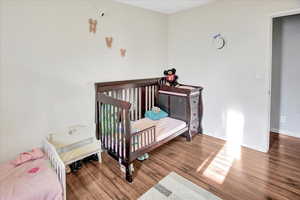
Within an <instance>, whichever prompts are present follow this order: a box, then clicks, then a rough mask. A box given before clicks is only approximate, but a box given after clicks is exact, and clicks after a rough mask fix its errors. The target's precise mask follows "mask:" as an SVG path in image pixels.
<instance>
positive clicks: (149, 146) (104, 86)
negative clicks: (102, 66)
mask: <svg viewBox="0 0 300 200" xmlns="http://www.w3.org/2000/svg"><path fill="white" fill-rule="evenodd" d="M162 84H163V82H162V78H152V79H139V80H128V81H116V82H102V83H95V90H96V100H95V102H96V105H95V106H96V113H95V115H96V117H95V118H96V120H95V123H96V137H97V139H98V140H101V143H102V148H103V150H104V151H106V152H107V153H108V154H109V155H110V156H112V157H113V158H114V159H116V160H117V161H118V162H119V163H120V164H122V165H124V166H125V169H126V170H125V175H126V180H127V181H128V182H132V181H133V172H132V170H131V164H132V163H133V161H134V160H135V159H137V158H138V157H139V156H141V155H143V154H145V153H147V152H150V151H152V150H154V149H155V148H157V147H159V146H161V145H163V144H165V143H166V142H168V141H170V140H172V139H173V138H175V137H177V136H179V135H187V134H188V133H189V126H188V124H185V123H184V125H182V124H181V126H179V128H178V129H177V130H176V131H175V132H173V133H172V134H169V135H167V136H165V137H160V139H158V133H157V127H156V125H153V126H151V125H149V126H148V127H147V128H145V129H141V130H138V131H133V130H132V129H133V128H132V126H133V124H134V123H135V122H140V121H142V120H144V119H143V117H144V114H145V112H146V111H147V110H151V109H152V107H153V106H157V102H158V91H159V89H160V86H161V85H162ZM170 117H171V118H170V119H168V120H172V122H173V121H174V122H175V123H177V121H179V120H177V121H176V117H174V116H170ZM172 117H174V118H175V119H173V118H172ZM172 122H171V123H172ZM166 123H169V122H166ZM179 123H180V122H179ZM181 123H182V122H181ZM189 139H190V138H189Z"/></svg>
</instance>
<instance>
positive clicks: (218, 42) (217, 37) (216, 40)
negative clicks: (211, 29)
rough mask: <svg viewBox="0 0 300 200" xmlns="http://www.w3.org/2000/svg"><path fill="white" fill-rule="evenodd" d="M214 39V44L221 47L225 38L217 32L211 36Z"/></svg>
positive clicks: (223, 45) (218, 47)
mask: <svg viewBox="0 0 300 200" xmlns="http://www.w3.org/2000/svg"><path fill="white" fill-rule="evenodd" d="M213 39H214V46H215V47H216V48H217V49H223V48H224V47H225V44H226V42H225V39H224V38H223V37H222V36H221V34H217V35H215V36H214V37H213Z"/></svg>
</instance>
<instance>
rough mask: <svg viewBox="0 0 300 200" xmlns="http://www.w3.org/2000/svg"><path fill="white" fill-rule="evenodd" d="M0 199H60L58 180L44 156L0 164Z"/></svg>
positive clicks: (60, 190) (60, 191)
mask: <svg viewBox="0 0 300 200" xmlns="http://www.w3.org/2000/svg"><path fill="white" fill-rule="evenodd" d="M0 200H62V188H61V185H60V183H59V180H58V178H57V176H56V174H55V172H54V171H53V169H51V168H50V166H49V164H48V161H47V160H45V159H44V158H40V159H37V160H29V161H27V162H25V163H23V164H20V165H18V166H15V165H14V164H12V163H6V164H2V165H0Z"/></svg>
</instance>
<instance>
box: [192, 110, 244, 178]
mask: <svg viewBox="0 0 300 200" xmlns="http://www.w3.org/2000/svg"><path fill="white" fill-rule="evenodd" d="M243 134H244V116H243V114H242V113H241V112H238V111H235V110H229V111H228V112H227V117H226V135H227V142H226V144H225V145H224V147H223V148H222V149H221V150H220V151H219V152H218V154H217V155H216V156H215V157H214V159H213V160H212V161H211V163H210V164H209V165H208V167H207V168H206V169H205V171H204V172H203V175H204V176H205V177H207V178H209V179H211V180H213V181H215V182H216V183H218V184H223V182H224V181H225V178H226V176H227V175H228V173H229V171H230V168H231V167H232V165H233V162H234V161H235V160H239V159H240V156H241V144H242V141H243ZM208 160H209V158H208V159H207V160H205V161H204V162H203V163H202V164H201V165H200V166H199V168H198V169H197V172H200V170H201V169H202V168H203V166H205V165H206V164H207V162H208Z"/></svg>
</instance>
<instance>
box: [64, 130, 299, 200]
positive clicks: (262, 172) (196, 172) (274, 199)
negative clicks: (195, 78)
mask: <svg viewBox="0 0 300 200" xmlns="http://www.w3.org/2000/svg"><path fill="white" fill-rule="evenodd" d="M271 136H272V137H271V138H272V140H271V141H272V143H271V149H270V151H269V153H261V152H257V151H254V150H251V149H247V148H243V147H242V148H241V149H240V152H239V151H238V150H239V149H234V148H228V147H232V146H231V145H226V144H225V142H224V141H222V140H219V139H216V138H212V137H209V136H205V135H197V136H195V137H194V139H193V141H192V142H187V141H186V140H185V139H184V138H182V137H178V138H177V139H175V140H173V141H171V142H169V143H167V144H166V145H163V146H162V147H160V148H158V149H156V150H155V151H153V152H151V154H150V159H149V160H147V161H144V162H143V163H140V162H135V163H134V167H135V173H134V182H133V183H132V184H129V183H127V182H126V181H125V179H124V174H123V173H122V172H121V171H120V169H119V167H118V165H117V162H116V161H115V160H113V159H111V158H110V157H109V156H108V155H107V154H106V153H103V154H102V155H103V163H102V164H99V163H96V162H93V163H88V164H85V165H84V166H83V168H82V169H81V170H80V171H79V172H78V173H76V174H69V175H68V176H67V197H68V199H70V200H77V199H80V200H84V199H97V200H98V199H114V200H115V199H137V198H138V197H139V196H141V195H142V194H143V193H144V192H146V191H147V190H149V189H150V188H151V187H152V186H154V185H155V184H156V183H157V182H158V181H160V180H161V179H162V178H164V177H165V176H167V175H168V174H169V173H170V172H172V171H174V172H176V173H177V174H179V175H181V176H183V177H185V178H187V179H188V180H190V181H192V182H193V183H195V184H197V185H199V186H200V187H202V188H204V189H206V190H209V191H211V192H212V193H214V194H216V195H217V196H219V197H220V198H222V199H223V200H264V199H265V200H287V199H289V200H298V199H300V139H296V138H293V137H288V136H282V135H280V136H279V135H278V134H274V133H272V134H271Z"/></svg>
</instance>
